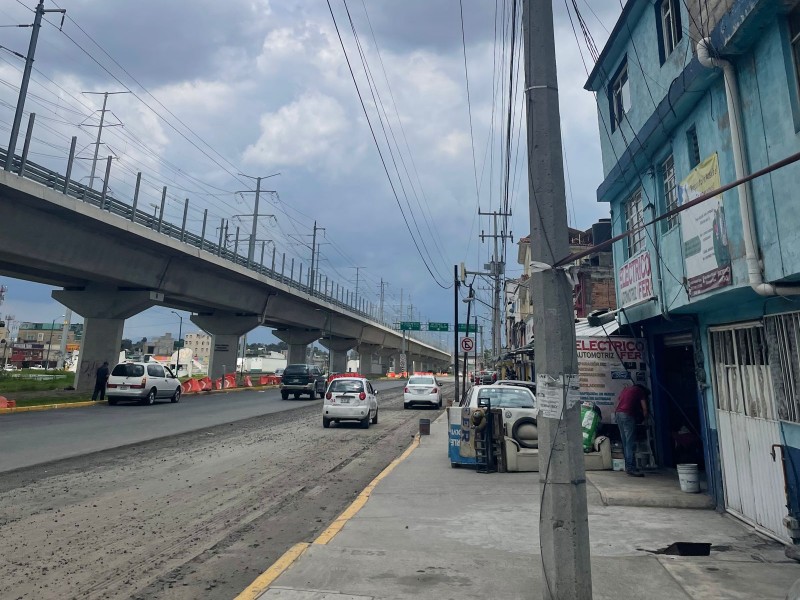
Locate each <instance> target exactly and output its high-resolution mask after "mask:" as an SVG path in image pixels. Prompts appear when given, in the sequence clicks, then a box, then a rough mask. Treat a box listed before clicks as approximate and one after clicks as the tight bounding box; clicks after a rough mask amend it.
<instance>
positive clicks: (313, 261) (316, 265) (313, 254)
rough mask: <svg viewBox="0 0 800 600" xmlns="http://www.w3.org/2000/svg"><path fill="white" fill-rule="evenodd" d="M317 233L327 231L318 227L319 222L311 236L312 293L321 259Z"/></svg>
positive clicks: (315, 224) (315, 223)
mask: <svg viewBox="0 0 800 600" xmlns="http://www.w3.org/2000/svg"><path fill="white" fill-rule="evenodd" d="M317 231H325V228H324V227H317V222H316V221H314V233H313V234H312V236H311V275H310V282H311V291H312V292H313V291H314V284H315V281H316V279H315V278H316V272H317V270H319V257H318V256H317V254H318V253H319V250H318V248H317Z"/></svg>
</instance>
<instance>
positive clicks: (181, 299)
mask: <svg viewBox="0 0 800 600" xmlns="http://www.w3.org/2000/svg"><path fill="white" fill-rule="evenodd" d="M0 214H2V215H3V220H2V223H0V239H2V243H0V274H4V275H8V276H10V277H15V278H19V279H25V280H29V281H36V282H40V283H46V284H49V285H54V286H57V287H61V288H63V289H62V290H59V291H55V292H53V297H54V298H55V299H56V300H58V301H59V302H61V303H62V304H64V305H65V306H67V307H69V308H71V309H72V310H73V311H75V312H76V313H77V314H79V315H81V316H82V317H83V318H84V320H85V326H84V338H83V340H82V349H81V356H80V363H79V366H78V374H77V377H76V387H77V388H78V389H80V390H88V389H91V388H92V386H93V384H94V381H93V377H94V373H95V370H96V368H97V366H98V365H99V364H100V363H102V362H103V361H104V360H108V361H109V362H112V363H113V362H114V360H116V357H117V355H118V353H119V348H120V344H121V340H122V330H123V326H124V321H125V319H127V318H129V317H131V316H133V315H135V314H137V313H139V312H141V311H143V310H146V309H147V308H149V307H151V306H155V305H159V306H167V307H170V308H175V309H181V310H186V311H190V312H192V313H194V314H193V315H192V317H191V320H192V322H193V323H195V324H196V325H197V326H198V327H200V328H201V329H203V330H205V331H206V332H208V333H209V334H211V335H212V336H213V352H212V355H211V364H210V367H209V370H210V375H211V376H212V377H219V376H220V375H221V374H222V373H223V370H224V369H227V370H230V369H232V368H235V365H236V347H237V342H238V339H239V337H240V336H241V335H243V334H244V333H247V332H248V331H251V330H252V329H254V328H256V327H259V326H268V327H272V328H274V330H275V335H276V336H277V337H279V338H280V339H282V340H285V341H286V342H287V343H288V344H289V362H305V356H306V347H307V345H308V344H309V343H311V342H313V341H315V340H318V339H321V340H322V343H323V345H325V346H326V347H327V348H329V349H330V350H331V351H332V352H333V357H332V361H333V368H334V369H335V370H344V366H345V365H346V353H347V351H348V350H350V349H353V348H357V349H358V350H359V352H362V353H364V355H367V354H369V355H370V356H372V355H373V354H378V355H380V354H383V355H384V356H392V355H393V354H396V353H397V352H399V348H400V344H401V336H400V334H399V332H396V331H394V330H392V329H391V328H389V327H387V326H385V325H384V324H382V323H379V322H377V321H375V320H374V319H371V318H370V317H369V315H366V314H365V313H361V312H358V311H356V310H355V309H354V308H352V307H350V306H347V305H346V304H345V303H343V302H341V299H340V298H335V297H331V296H324V295H322V294H319V293H314V294H312V293H310V291H309V290H308V289H307V288H304V287H303V286H302V285H301V284H299V283H298V282H296V281H291V280H289V277H288V276H286V277H282V276H281V274H280V273H276V272H273V271H271V270H270V269H265V268H261V271H262V272H258V271H256V270H252V269H248V268H247V267H246V266H245V265H242V264H237V263H235V262H233V261H231V260H228V259H226V258H222V257H220V256H217V255H216V254H215V253H214V252H215V251H216V247H215V246H214V244H213V243H212V242H205V243H206V244H207V246H204V247H203V248H202V249H201V248H200V247H196V246H194V245H190V244H188V243H185V242H182V241H180V240H177V239H174V238H172V237H168V236H166V235H164V234H163V233H158V232H157V231H156V230H154V229H150V228H148V227H145V226H143V225H141V224H140V223H138V222H134V221H135V217H136V214H133V213H132V214H133V217H132V218H131V219H127V218H124V217H123V216H120V215H118V214H110V213H109V212H108V211H106V210H102V209H101V208H100V207H99V206H95V205H93V204H91V203H88V202H84V201H82V200H80V199H77V198H74V197H72V196H68V195H65V194H62V193H60V192H58V191H55V190H53V189H51V188H48V187H46V186H44V185H41V184H39V183H36V182H33V181H29V180H27V179H23V178H20V177H19V176H17V175H15V174H13V173H10V172H7V171H0ZM137 214H138V213H137ZM201 245H202V242H201ZM407 352H408V353H409V354H413V355H414V356H415V357H416V359H417V360H418V361H422V360H423V359H424V362H425V364H430V365H432V366H437V367H439V366H441V367H446V365H447V364H449V361H450V355H449V353H448V352H445V351H442V350H439V349H438V348H436V347H434V346H431V345H429V344H427V343H424V342H420V341H418V340H413V339H412V340H409V341H408V343H407ZM366 362H367V363H368V364H371V361H366ZM410 364H411V362H410V361H409V365H410Z"/></svg>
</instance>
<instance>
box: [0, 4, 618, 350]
mask: <svg viewBox="0 0 800 600" xmlns="http://www.w3.org/2000/svg"><path fill="white" fill-rule="evenodd" d="M461 4H462V5H463V37H462V20H461V14H462V13H461V9H460V4H459V2H458V1H456V0H404V1H403V2H397V1H389V0H347V2H346V4H345V2H343V0H331V1H330V7H332V12H333V17H335V20H336V24H337V25H338V28H339V34H338V35H337V31H336V28H335V26H334V20H333V18H332V15H331V11H330V10H329V5H328V4H327V2H326V1H325V0H297V1H292V2H276V1H274V0H272V1H269V0H226V1H225V2H219V1H218V0H193V1H192V2H187V1H185V0H184V1H182V2H181V1H178V0H138V1H137V2H108V1H100V0H72V1H70V2H68V3H67V2H66V0H63V1H62V0H59V3H56V2H55V1H53V0H45V8H47V9H56V8H66V9H67V18H66V20H65V21H64V25H63V29H62V30H61V31H59V21H60V16H59V15H58V14H57V13H54V14H48V15H47V20H48V23H45V24H44V26H43V27H42V29H41V32H40V35H39V43H38V47H37V50H36V57H35V58H36V61H35V63H34V73H33V77H32V81H31V85H30V88H29V95H28V99H27V101H26V105H25V113H26V115H27V113H28V112H31V111H32V112H36V114H37V116H36V128H35V131H34V141H33V143H32V145H31V154H30V159H31V160H32V161H34V162H37V163H40V164H42V165H45V166H48V167H50V168H53V169H57V170H59V171H61V172H64V170H65V168H66V167H65V165H66V156H67V154H68V149H69V144H70V137H71V136H77V137H78V142H77V149H78V152H77V156H78V158H79V160H77V161H76V166H75V167H74V171H73V177H74V178H76V179H81V180H82V181H83V182H88V179H89V172H90V169H91V157H92V154H93V151H94V142H95V138H96V136H97V125H98V123H99V115H100V113H99V109H100V108H101V106H102V101H103V97H102V95H99V94H98V93H99V92H105V91H109V92H128V93H123V94H114V95H110V96H109V98H108V108H109V112H108V113H106V120H105V124H106V127H105V128H104V130H103V139H102V145H101V147H100V150H99V155H100V157H101V158H102V157H105V156H108V155H109V154H111V155H113V156H114V157H115V160H114V162H113V167H112V175H111V178H110V181H109V185H110V188H111V190H112V193H113V194H115V195H116V196H118V197H121V198H130V197H131V196H132V187H133V182H134V180H135V178H136V173H137V172H138V171H141V172H142V180H143V185H142V193H141V196H140V199H139V206H144V207H148V206H152V207H153V209H154V210H155V209H156V206H157V205H158V203H159V201H160V194H161V189H162V186H164V185H166V186H167V188H168V200H167V208H166V215H165V218H167V219H171V220H172V221H173V222H176V223H180V219H181V215H182V210H183V202H184V198H189V201H190V210H189V219H188V222H189V227H190V228H192V229H193V230H195V231H199V227H200V222H201V215H202V212H203V210H204V209H208V211H209V223H210V225H209V233H208V234H207V235H208V239H211V238H212V237H215V236H216V235H218V232H211V229H213V228H216V227H218V224H219V222H220V219H222V218H226V219H230V226H229V233H231V234H232V233H233V231H234V229H233V228H234V227H235V226H236V225H238V226H240V227H241V228H242V231H241V238H242V240H244V238H245V236H246V235H249V230H250V227H251V221H250V219H251V217H248V216H241V217H233V215H246V214H247V213H252V212H253V204H252V203H253V194H252V193H250V192H248V190H252V189H254V186H253V182H252V180H250V179H247V178H246V177H243V176H242V175H240V174H246V175H251V176H263V177H266V176H269V175H273V176H272V177H270V178H269V179H267V180H265V181H264V182H263V185H262V187H265V188H267V189H268V190H269V191H270V192H269V193H267V194H265V195H263V196H262V205H261V209H260V210H259V212H261V213H263V214H265V215H266V214H270V215H274V218H273V217H267V216H263V217H261V218H260V219H259V226H258V235H257V239H258V240H259V242H260V241H261V240H270V242H266V241H265V242H264V243H265V244H266V248H267V255H268V256H270V254H271V252H272V248H273V247H274V248H275V252H276V255H277V257H278V260H279V261H280V257H281V255H282V254H284V253H285V254H286V257H287V261H289V260H291V259H292V258H294V260H295V261H296V262H298V263H299V262H303V263H304V265H305V266H304V270H305V269H307V268H308V264H309V263H310V248H309V244H310V240H311V236H310V234H311V232H312V228H313V226H314V222H315V221H316V223H317V225H318V226H319V227H323V228H324V230H321V231H320V234H319V236H320V242H321V244H320V247H319V250H320V258H321V261H320V268H321V272H322V273H323V274H324V275H325V276H326V277H329V278H330V279H331V280H333V281H336V282H338V283H339V284H340V285H344V286H347V287H348V288H349V289H351V290H353V289H355V286H356V277H358V286H359V295H363V296H364V297H366V298H368V299H370V300H371V301H372V302H374V303H376V304H378V302H379V297H380V289H381V282H384V285H383V289H384V298H385V313H386V315H387V317H390V316H394V317H399V308H400V305H401V302H402V306H403V312H404V315H403V316H404V319H406V320H409V319H410V318H413V320H419V321H423V322H425V321H444V322H452V305H453V304H452V303H453V300H452V298H453V295H452V290H451V289H446V288H447V286H448V285H449V284H450V283H451V280H452V273H453V265H455V264H459V263H461V262H464V263H465V264H466V266H467V268H468V269H470V270H481V269H482V268H483V266H484V264H485V263H487V262H488V261H489V260H490V259H491V257H490V254H491V243H490V242H491V240H487V241H486V242H483V243H482V242H481V240H480V238H479V234H480V233H481V232H485V233H490V230H491V226H492V225H491V221H490V218H488V217H478V215H477V209H478V208H480V210H482V211H492V210H500V209H501V206H502V204H501V203H502V202H503V195H504V192H503V190H504V186H503V168H502V164H503V147H504V137H503V133H502V132H503V128H504V127H505V122H506V119H507V117H508V115H507V111H508V107H509V101H508V99H507V96H508V92H507V90H508V85H509V84H508V81H509V62H510V56H511V52H510V49H509V45H510V37H511V36H510V32H509V29H508V28H507V27H504V25H503V23H505V22H508V21H509V20H510V19H509V16H510V13H511V2H510V1H509V2H503V1H501V0H497V2H489V1H488V0H462V3H461ZM570 4H571V5H572V4H573V3H570ZM574 5H577V6H578V8H579V10H580V11H581V12H582V13H583V16H584V19H585V21H586V23H587V25H588V27H589V29H590V31H591V33H592V36H593V37H594V39H595V41H596V43H597V46H598V47H600V48H602V46H603V44H604V43H605V40H606V38H607V36H608V31H609V30H611V28H612V27H613V25H614V23H615V21H616V18H617V17H618V15H619V12H620V10H621V9H620V7H619V4H618V3H616V2H609V1H608V0H580V1H578V2H575V3H574ZM34 6H35V0H6V1H5V2H3V3H1V4H0V26H2V27H0V46H2V47H3V48H7V49H10V50H13V51H16V52H19V53H21V54H24V53H25V52H26V51H27V47H28V40H29V36H30V31H31V30H30V29H29V28H16V27H12V26H14V25H18V24H26V23H31V22H32V19H33V14H32V12H31V10H32V9H33V8H34ZM566 6H567V2H564V3H563V4H562V3H560V2H554V7H555V21H556V52H557V60H558V76H559V91H560V103H561V117H562V124H561V127H562V134H563V143H564V153H565V163H566V164H565V166H566V172H567V174H568V181H567V203H568V212H569V217H570V225H572V226H575V227H578V228H588V227H590V226H591V225H592V223H594V222H595V221H596V220H597V219H598V218H602V217H605V216H607V213H608V207H607V205H605V204H598V203H597V201H596V195H595V190H596V189H597V186H598V185H599V184H600V182H601V180H602V175H603V173H602V166H601V159H600V145H599V135H598V125H597V115H596V109H595V100H594V97H593V96H592V94H591V93H589V92H587V91H585V90H584V89H583V85H584V83H585V81H586V71H585V67H584V64H583V62H582V55H581V51H582V54H583V58H584V59H585V60H586V64H587V65H589V68H590V69H591V65H592V63H591V62H590V61H591V59H590V57H589V54H588V52H587V50H586V48H585V46H579V45H578V42H576V39H575V37H574V33H573V30H572V28H571V25H570V20H569V17H568V15H567V8H566ZM570 10H572V6H570ZM348 12H349V15H348ZM573 19H574V15H573ZM351 21H352V25H351ZM353 29H355V33H356V34H357V36H358V37H357V38H356V37H355V36H354V33H353ZM339 35H341V40H342V42H341V43H343V44H344V46H345V49H346V50H347V56H348V57H349V58H350V61H351V65H352V70H353V73H354V76H355V79H356V81H357V82H358V91H357V88H356V86H355V85H354V83H353V80H352V77H351V72H350V68H349V67H348V63H347V61H346V60H345V54H344V53H343V51H342V47H341V45H340V40H339ZM580 39H581V43H583V40H582V38H580ZM356 40H357V41H356ZM359 46H360V50H361V52H362V53H363V56H364V57H365V61H366V68H365V67H364V66H363V63H362V60H361V57H360V54H359ZM465 55H466V70H467V72H468V81H469V95H468V93H467V83H466V82H467V78H466V77H465ZM518 58H519V57H518V56H515V60H517V62H516V63H515V64H517V65H518V64H519V60H518ZM22 66H23V61H22V60H20V59H19V58H18V57H17V56H14V55H13V54H12V53H10V52H8V51H7V50H3V49H0V139H3V140H4V141H2V144H3V145H4V146H5V145H6V143H7V142H6V140H7V139H8V136H9V134H10V130H11V122H12V118H13V112H14V107H15V105H16V101H17V95H18V90H19V84H20V80H21V76H22ZM365 72H366V74H365ZM514 75H518V77H517V81H520V83H521V78H522V72H521V71H519V72H517V71H516V67H515V69H514ZM370 81H371V82H373V86H374V87H371V86H370V85H369V82H370ZM515 89H516V91H515V93H514V94H512V98H513V99H512V101H511V102H510V104H511V106H512V127H511V129H512V132H513V133H512V140H513V145H512V152H511V154H510V156H511V160H510V168H509V179H510V183H509V185H508V189H509V190H510V191H509V200H508V204H509V206H510V207H511V209H512V213H513V215H512V217H510V219H509V223H508V233H510V234H513V242H511V241H509V242H508V243H507V254H506V261H507V274H508V276H509V277H513V276H514V275H515V274H519V273H520V272H521V265H518V264H516V242H517V241H518V239H519V238H520V237H524V236H525V235H527V233H528V231H527V229H528V210H527V205H528V198H527V180H526V172H525V165H524V162H525V152H524V144H525V133H524V129H525V128H524V122H522V121H521V119H523V118H524V113H523V112H521V111H522V101H521V94H520V93H517V92H519V89H520V87H517V88H515ZM359 93H360V95H361V97H362V98H363V102H364V106H365V107H366V113H367V115H368V117H369V120H368V119H367V118H366V117H365V114H364V109H363V108H362V104H361V102H360V100H359ZM470 121H471V126H470ZM26 122H27V116H26V119H25V120H24V121H23V127H22V130H23V132H24V129H25V125H24V124H25V123H26ZM520 123H522V125H523V127H522V128H521V135H520V127H519V125H520ZM373 131H374V135H375V138H376V139H377V145H378V146H379V147H380V153H379V151H378V149H377V148H376V142H375V141H374V139H373ZM21 146H22V141H21V139H20V141H19V143H18V146H17V148H18V150H17V151H18V152H19V151H20V148H21ZM518 147H519V148H521V149H522V151H520V152H518V151H517V148H518ZM384 164H385V165H386V166H385V167H384ZM104 165H105V163H104V162H103V163H102V164H100V165H98V168H97V177H98V178H99V177H102V173H103V168H104ZM387 172H388V175H387ZM390 182H391V183H390ZM101 185H102V183H101V182H99V181H96V183H95V187H96V188H99V187H100V186H101ZM240 191H242V192H245V193H237V192H240ZM401 207H402V211H401ZM148 210H149V209H148ZM407 223H408V225H407ZM409 229H411V231H412V232H413V237H412V235H411V234H410V233H409ZM1 231H2V225H1V224H0V234H1ZM44 234H45V235H46V232H45V233H44ZM0 285H3V286H6V287H7V288H8V290H7V292H6V294H5V303H4V304H3V305H2V306H0V315H2V316H6V315H13V316H14V317H15V319H16V320H17V321H39V322H48V321H51V320H53V319H56V321H57V322H58V321H59V320H60V319H61V317H62V315H63V314H64V307H63V306H61V305H60V304H58V303H57V302H55V301H54V300H52V298H51V297H50V292H51V290H52V289H53V288H50V287H48V286H44V285H41V284H36V283H31V282H25V281H21V280H16V279H10V278H7V277H3V276H0ZM477 287H478V290H479V296H480V297H481V298H483V299H484V300H486V301H489V298H490V292H489V291H488V287H489V286H488V283H479V285H478V286H477ZM478 306H479V307H481V310H480V312H479V315H478V316H479V319H480V320H481V323H485V324H486V325H488V324H489V320H488V317H489V315H488V309H486V308H485V307H484V306H483V305H480V304H479V305H478ZM410 307H412V310H413V312H412V313H411V314H409V312H408V311H409V308H410ZM181 316H182V317H183V323H182V333H186V332H187V331H195V330H196V327H194V326H193V325H191V324H190V323H189V320H188V315H187V314H186V313H182V314H181ZM76 321H80V317H79V316H75V317H74V318H73V322H76ZM179 321H180V319H179V317H178V316H177V315H176V314H174V313H173V312H171V311H170V310H169V309H168V308H164V307H155V308H152V309H150V310H148V311H145V312H144V313H141V314H140V315H137V316H135V317H132V318H130V319H128V320H127V321H126V324H125V331H124V335H125V337H128V338H131V339H134V340H138V339H140V338H142V337H149V338H152V337H155V336H158V335H162V334H163V333H165V332H171V333H172V334H173V335H174V336H177V335H178V333H179V326H180V325H179ZM486 338H487V340H488V339H489V334H488V327H487V335H486ZM248 339H249V340H252V341H272V340H273V339H274V338H272V336H271V334H270V333H269V330H268V329H266V328H260V329H259V330H257V331H255V332H252V333H251V334H250V335H249V336H248ZM436 339H438V338H436Z"/></svg>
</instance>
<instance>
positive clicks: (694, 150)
mask: <svg viewBox="0 0 800 600" xmlns="http://www.w3.org/2000/svg"><path fill="white" fill-rule="evenodd" d="M686 146H687V150H688V153H689V168H690V169H694V168H695V167H696V166H697V165H699V164H700V144H699V143H698V142H697V129H696V128H695V127H694V126H692V127H690V128H689V129H687V130H686Z"/></svg>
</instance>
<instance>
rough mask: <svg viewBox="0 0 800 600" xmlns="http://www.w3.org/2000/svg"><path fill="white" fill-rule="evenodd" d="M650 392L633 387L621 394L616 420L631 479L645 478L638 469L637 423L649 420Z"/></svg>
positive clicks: (642, 387)
mask: <svg viewBox="0 0 800 600" xmlns="http://www.w3.org/2000/svg"><path fill="white" fill-rule="evenodd" d="M649 397H650V390H648V389H647V388H646V387H644V386H643V385H639V384H636V385H631V386H628V387H626V388H625V389H624V390H622V391H621V392H620V393H619V399H618V402H617V410H616V414H615V415H614V419H615V421H616V422H617V425H618V426H619V434H620V437H622V452H623V454H624V455H625V472H626V473H627V474H628V475H630V476H631V477H644V473H642V472H641V471H640V470H639V469H638V468H636V423H637V422H638V421H639V420H644V419H647V415H648V407H647V399H648V398H649Z"/></svg>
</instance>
